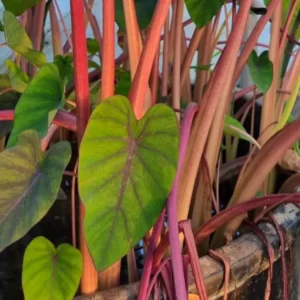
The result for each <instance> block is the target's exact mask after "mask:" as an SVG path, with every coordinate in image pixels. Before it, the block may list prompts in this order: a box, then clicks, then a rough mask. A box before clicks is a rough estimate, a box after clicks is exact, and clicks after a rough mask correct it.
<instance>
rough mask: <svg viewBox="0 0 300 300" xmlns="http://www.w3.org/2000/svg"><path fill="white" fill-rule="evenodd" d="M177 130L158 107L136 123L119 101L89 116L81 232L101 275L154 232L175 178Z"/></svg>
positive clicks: (127, 106)
mask: <svg viewBox="0 0 300 300" xmlns="http://www.w3.org/2000/svg"><path fill="white" fill-rule="evenodd" d="M177 160H178V126H177V120H176V116H175V114H174V112H173V111H172V109H171V108H170V107H168V106H166V105H163V104H158V105H155V106H153V107H152V108H150V109H149V110H148V111H147V113H146V115H145V116H144V117H143V118H142V119H141V120H139V121H137V120H136V118H135V116H134V113H133V111H132V108H131V105H130V102H129V100H128V99H127V98H125V97H123V96H114V97H111V98H108V99H106V100H104V101H102V102H101V103H100V104H99V105H98V106H97V107H96V109H95V110H94V111H93V113H92V116H91V119H90V121H89V123H88V126H87V129H86V132H85V135H84V138H83V141H82V143H81V147H80V155H79V192H80V195H81V199H82V201H83V203H84V205H85V213H86V216H85V223H84V231H85V238H86V241H87V244H88V248H89V250H90V253H91V255H92V257H93V260H94V263H95V265H96V267H97V269H99V270H103V269H105V268H107V267H108V266H110V265H111V264H112V263H114V262H115V261H117V260H118V259H120V258H121V257H122V256H123V255H125V254H126V253H127V252H128V251H129V250H130V249H131V248H132V247H133V246H135V245H136V243H137V242H138V241H139V240H140V239H141V238H142V237H143V235H144V234H145V233H146V232H147V231H148V230H149V229H150V228H151V227H152V226H153V224H154V222H155V220H156V219H157V217H158V215H159V213H160V212H161V210H162V207H163V205H164V203H165V201H166V198H167V196H168V194H169V192H170V189H171V185H172V182H173V179H174V176H175V173H176V168H177Z"/></svg>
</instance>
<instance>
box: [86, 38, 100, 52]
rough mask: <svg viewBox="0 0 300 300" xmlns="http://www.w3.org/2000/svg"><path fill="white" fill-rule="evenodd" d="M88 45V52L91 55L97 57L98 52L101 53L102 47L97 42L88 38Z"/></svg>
mask: <svg viewBox="0 0 300 300" xmlns="http://www.w3.org/2000/svg"><path fill="white" fill-rule="evenodd" d="M86 43H87V50H88V52H89V54H91V55H95V54H96V53H97V52H99V50H100V45H99V43H98V41H97V40H95V39H91V38H87V39H86Z"/></svg>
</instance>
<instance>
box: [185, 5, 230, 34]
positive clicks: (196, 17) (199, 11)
mask: <svg viewBox="0 0 300 300" xmlns="http://www.w3.org/2000/svg"><path fill="white" fill-rule="evenodd" d="M184 2H185V5H186V8H187V10H188V12H189V15H190V17H191V19H192V20H193V22H194V23H195V25H196V26H197V27H198V28H202V27H204V26H205V25H207V24H208V23H209V22H210V21H211V20H212V18H213V17H214V16H215V15H216V14H217V13H218V11H219V10H220V9H221V7H222V6H223V4H224V3H225V2H226V1H225V0H210V1H207V0H184Z"/></svg>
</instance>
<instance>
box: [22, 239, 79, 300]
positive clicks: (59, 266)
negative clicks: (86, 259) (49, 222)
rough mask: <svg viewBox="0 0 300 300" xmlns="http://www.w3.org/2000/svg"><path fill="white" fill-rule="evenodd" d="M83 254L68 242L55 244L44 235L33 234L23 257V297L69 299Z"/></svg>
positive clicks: (72, 292) (43, 299)
mask: <svg viewBox="0 0 300 300" xmlns="http://www.w3.org/2000/svg"><path fill="white" fill-rule="evenodd" d="M81 272H82V257H81V253H80V251H79V250H77V249H75V248H73V247H72V246H71V245H68V244H61V245H59V246H58V247H57V249H55V247H54V245H53V244H52V243H51V242H50V241H48V240H47V239H46V238H44V237H41V236H40V237H37V238H35V239H34V240H33V241H32V242H31V243H30V244H29V246H28V247H27V249H26V251H25V255H24V260H23V270H22V286H23V290H24V294H25V299H26V300H27V299H28V300H31V299H39V300H51V299H55V300H71V299H73V297H74V295H75V293H76V291H77V288H78V285H79V280H80V277H81Z"/></svg>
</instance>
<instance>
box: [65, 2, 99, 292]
mask: <svg viewBox="0 0 300 300" xmlns="http://www.w3.org/2000/svg"><path fill="white" fill-rule="evenodd" d="M70 4H71V21H72V40H73V54H74V83H75V94H76V105H77V106H76V114H77V140H78V147H79V146H80V143H81V140H82V138H83V135H84V132H85V128H86V125H87V123H88V121H89V117H90V100H89V77H88V60H87V45H86V34H85V24H84V5H83V0H71V3H70ZM79 212H80V215H79V235H80V250H81V253H82V260H83V272H82V278H81V290H82V293H84V294H88V293H92V292H95V291H96V290H97V286H98V275H97V271H96V269H95V267H94V264H93V261H92V258H91V257H90V254H89V251H88V248H87V245H86V241H85V238H84V229H83V223H84V215H85V211H84V206H83V204H82V203H81V202H80V207H79Z"/></svg>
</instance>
